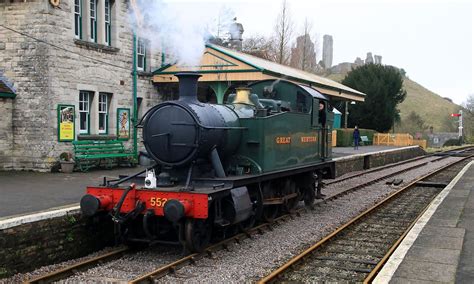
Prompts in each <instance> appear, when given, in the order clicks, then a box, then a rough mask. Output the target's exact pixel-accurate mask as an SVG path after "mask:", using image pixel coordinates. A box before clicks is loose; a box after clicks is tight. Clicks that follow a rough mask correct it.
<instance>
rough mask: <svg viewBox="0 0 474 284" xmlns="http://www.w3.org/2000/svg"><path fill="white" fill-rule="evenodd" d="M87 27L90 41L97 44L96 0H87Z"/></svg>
mask: <svg viewBox="0 0 474 284" xmlns="http://www.w3.org/2000/svg"><path fill="white" fill-rule="evenodd" d="M92 7H94V9H92ZM89 25H90V40H91V41H93V42H95V43H97V0H89Z"/></svg>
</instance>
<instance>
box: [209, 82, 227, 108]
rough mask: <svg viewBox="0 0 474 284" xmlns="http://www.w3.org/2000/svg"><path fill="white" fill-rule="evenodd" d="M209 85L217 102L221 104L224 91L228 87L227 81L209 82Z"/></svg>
mask: <svg viewBox="0 0 474 284" xmlns="http://www.w3.org/2000/svg"><path fill="white" fill-rule="evenodd" d="M209 86H210V87H211V89H212V90H213V91H214V94H215V95H216V98H217V103H218V104H223V103H224V96H225V92H227V90H228V89H229V84H227V82H212V83H210V84H209Z"/></svg>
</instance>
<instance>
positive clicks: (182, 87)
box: [175, 72, 201, 102]
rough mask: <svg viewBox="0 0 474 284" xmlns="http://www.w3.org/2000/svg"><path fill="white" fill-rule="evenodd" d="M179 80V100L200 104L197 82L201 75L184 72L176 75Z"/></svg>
mask: <svg viewBox="0 0 474 284" xmlns="http://www.w3.org/2000/svg"><path fill="white" fill-rule="evenodd" d="M175 76H176V77H178V79H179V100H180V101H188V102H198V99H197V82H198V80H199V77H201V75H200V74H198V73H194V72H182V73H177V74H176V75H175Z"/></svg>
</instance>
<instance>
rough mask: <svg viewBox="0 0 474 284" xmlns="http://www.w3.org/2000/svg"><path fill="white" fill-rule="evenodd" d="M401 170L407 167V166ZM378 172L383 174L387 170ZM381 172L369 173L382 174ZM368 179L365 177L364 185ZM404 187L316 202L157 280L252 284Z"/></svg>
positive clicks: (418, 172) (410, 176)
mask: <svg viewBox="0 0 474 284" xmlns="http://www.w3.org/2000/svg"><path fill="white" fill-rule="evenodd" d="M457 160H459V158H447V159H444V160H441V161H437V162H433V163H429V164H428V165H427V166H425V167H422V168H419V169H415V170H413V171H410V172H408V173H403V174H402V175H401V176H400V177H399V178H403V179H404V182H403V184H402V185H406V184H408V183H409V182H410V181H412V180H414V179H416V178H417V177H420V176H423V175H425V174H427V173H429V172H430V171H433V170H434V169H437V168H440V167H441V166H443V165H446V164H448V163H450V162H453V161H457ZM400 167H405V165H403V166H400ZM397 168H398V167H394V168H390V169H388V171H398V170H400V169H397ZM382 172H383V173H385V171H382ZM382 172H378V173H373V174H375V175H378V176H380V175H382ZM369 175H372V174H369ZM366 180H367V179H364V181H366ZM345 182H346V181H344V182H342V183H345ZM353 185H355V184H354V181H352V182H351V184H350V185H349V184H345V185H341V184H333V185H331V186H328V187H327V188H326V190H325V191H326V193H327V194H332V192H331V191H338V189H339V188H340V187H342V188H345V187H348V186H353ZM402 185H400V186H398V187H394V186H389V185H385V184H384V182H383V181H382V182H380V183H378V184H374V185H371V186H369V187H367V188H364V189H362V190H358V191H356V192H353V193H350V194H347V195H345V196H343V197H341V198H338V199H337V200H335V201H331V202H328V203H319V206H317V207H316V208H315V210H313V211H311V212H308V213H304V214H302V215H301V217H300V218H296V219H294V220H292V221H289V222H285V223H282V224H281V225H279V226H276V227H275V228H274V231H272V232H269V233H266V234H263V235H260V236H256V237H255V238H254V239H252V240H251V241H249V242H247V244H246V243H243V244H241V245H234V247H233V250H232V252H231V253H229V252H226V251H220V252H217V253H216V254H215V257H214V258H212V259H209V258H208V259H204V260H202V261H200V262H199V263H198V264H197V265H195V266H188V267H185V268H183V269H181V270H179V271H178V273H179V274H178V277H175V276H166V277H164V278H162V279H160V283H168V282H186V283H222V282H225V283H242V282H254V281H256V280H258V279H260V278H262V277H264V276H266V275H267V274H269V273H270V272H271V271H272V270H273V269H275V268H276V267H278V266H281V265H282V264H284V263H285V262H286V261H287V260H288V259H290V258H291V257H292V256H293V255H295V254H297V253H299V252H300V251H301V250H302V249H304V248H307V247H308V246H310V245H312V244H313V243H315V242H316V241H318V240H320V239H322V238H323V237H324V236H326V235H327V234H328V233H330V232H332V231H333V230H335V229H336V228H337V227H338V226H340V225H342V224H344V223H346V222H347V221H349V220H350V219H351V218H352V217H354V216H356V215H357V214H359V213H360V212H362V211H364V210H365V209H367V208H368V207H370V206H372V205H374V204H376V203H377V202H378V201H379V200H381V199H382V198H384V197H385V196H387V195H388V194H390V193H391V192H393V191H395V190H397V189H398V188H400V187H401V186H402ZM331 187H335V188H331ZM289 232H291V233H289Z"/></svg>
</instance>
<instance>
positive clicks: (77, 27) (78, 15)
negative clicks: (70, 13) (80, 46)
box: [74, 0, 82, 39]
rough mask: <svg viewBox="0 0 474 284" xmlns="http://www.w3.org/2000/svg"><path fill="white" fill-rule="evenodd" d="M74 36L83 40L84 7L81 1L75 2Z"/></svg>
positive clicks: (75, 0)
mask: <svg viewBox="0 0 474 284" xmlns="http://www.w3.org/2000/svg"><path fill="white" fill-rule="evenodd" d="M74 35H75V36H76V38H78V39H81V38H82V5H81V0H74Z"/></svg>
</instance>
